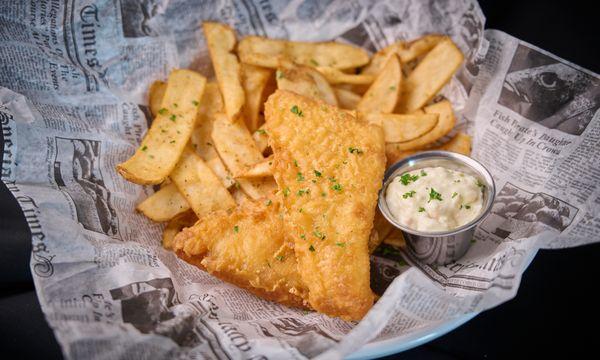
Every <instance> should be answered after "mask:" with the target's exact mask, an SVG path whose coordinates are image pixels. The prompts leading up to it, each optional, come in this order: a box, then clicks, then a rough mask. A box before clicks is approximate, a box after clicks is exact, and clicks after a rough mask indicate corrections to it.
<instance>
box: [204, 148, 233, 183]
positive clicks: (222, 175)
mask: <svg viewBox="0 0 600 360" xmlns="http://www.w3.org/2000/svg"><path fill="white" fill-rule="evenodd" d="M205 162H206V165H207V166H208V167H209V168H210V169H211V170H212V172H213V173H214V174H215V175H217V177H218V178H219V180H221V183H222V184H223V186H225V187H226V188H228V189H229V188H230V187H232V186H233V185H235V180H234V179H233V175H231V173H230V172H229V171H228V170H227V167H225V164H223V160H221V158H220V157H218V156H217V157H214V158H212V159H210V160H207V161H205Z"/></svg>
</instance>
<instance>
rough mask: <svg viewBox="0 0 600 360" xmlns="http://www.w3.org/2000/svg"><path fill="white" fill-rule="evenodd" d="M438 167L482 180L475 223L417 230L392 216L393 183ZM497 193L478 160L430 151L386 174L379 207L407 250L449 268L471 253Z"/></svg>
mask: <svg viewBox="0 0 600 360" xmlns="http://www.w3.org/2000/svg"><path fill="white" fill-rule="evenodd" d="M436 166H441V167H444V168H447V169H451V170H457V171H462V172H464V173H466V174H469V175H472V176H474V177H475V178H476V179H479V181H481V183H483V184H484V185H485V188H484V190H483V206H482V210H481V213H480V214H479V216H477V217H476V218H475V219H473V220H472V221H471V222H469V223H467V224H465V225H463V226H460V227H458V228H456V229H453V230H449V231H432V232H425V231H417V230H414V229H410V228H408V227H406V226H404V225H402V224H400V223H398V221H397V220H396V219H395V218H394V216H393V215H392V214H391V213H390V210H389V209H388V205H387V202H386V199H385V194H386V191H387V187H388V185H389V183H390V182H391V181H392V180H393V179H394V178H395V177H396V176H397V175H400V174H403V173H405V172H407V171H412V170H418V169H422V168H425V167H436ZM495 194H496V187H495V185H494V179H493V178H492V175H491V174H490V172H489V171H488V170H487V169H486V168H485V167H484V166H483V165H481V164H480V163H479V162H478V161H476V160H473V159H471V158H469V157H467V156H464V155H460V154H457V153H452V152H448V151H426V152H422V153H419V154H416V155H413V156H409V157H407V158H405V159H402V160H400V161H398V162H397V163H395V164H394V165H392V166H391V167H390V168H389V169H388V170H387V171H386V172H385V176H384V178H383V187H382V188H381V191H380V192H379V201H378V205H379V210H380V211H381V213H382V214H383V216H384V217H385V218H386V219H387V220H388V221H389V222H390V223H391V224H393V225H394V226H396V227H397V228H398V229H400V230H402V233H403V234H404V238H405V240H406V245H407V248H408V250H409V251H410V252H411V253H412V255H414V256H415V257H416V258H417V259H418V260H420V261H422V262H424V263H426V264H436V265H446V264H448V263H451V262H453V261H456V260H458V259H459V258H461V257H462V256H463V255H464V254H465V253H466V252H467V250H468V249H469V245H470V244H471V240H472V239H473V235H474V234H475V227H476V226H477V225H478V224H479V223H481V221H483V219H485V217H486V216H487V215H488V213H489V212H490V209H491V208H492V204H493V202H494V196H495Z"/></svg>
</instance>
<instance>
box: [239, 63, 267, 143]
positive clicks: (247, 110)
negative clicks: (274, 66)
mask: <svg viewBox="0 0 600 360" xmlns="http://www.w3.org/2000/svg"><path fill="white" fill-rule="evenodd" d="M272 76H273V70H271V69H265V68H261V67H258V66H254V65H249V64H242V86H243V87H244V93H245V94H246V102H245V104H244V121H245V122H246V127H248V130H249V131H250V132H254V131H256V129H258V127H259V126H260V125H261V124H260V121H261V120H262V119H261V118H260V108H261V106H262V105H263V103H264V102H265V100H266V96H265V90H266V88H267V84H268V82H269V79H270V78H271V77H272Z"/></svg>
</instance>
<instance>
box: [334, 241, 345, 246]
mask: <svg viewBox="0 0 600 360" xmlns="http://www.w3.org/2000/svg"><path fill="white" fill-rule="evenodd" d="M335 245H336V246H339V247H346V243H345V242H337V243H335Z"/></svg>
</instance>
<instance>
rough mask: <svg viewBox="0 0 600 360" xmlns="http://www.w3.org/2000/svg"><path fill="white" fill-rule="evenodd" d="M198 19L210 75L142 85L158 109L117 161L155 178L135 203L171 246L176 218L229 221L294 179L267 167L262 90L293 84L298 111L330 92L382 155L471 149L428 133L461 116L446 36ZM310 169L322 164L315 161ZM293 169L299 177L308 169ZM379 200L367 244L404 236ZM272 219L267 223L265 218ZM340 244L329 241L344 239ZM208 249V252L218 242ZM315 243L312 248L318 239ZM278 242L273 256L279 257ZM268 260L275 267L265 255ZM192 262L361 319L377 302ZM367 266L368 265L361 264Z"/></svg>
mask: <svg viewBox="0 0 600 360" xmlns="http://www.w3.org/2000/svg"><path fill="white" fill-rule="evenodd" d="M203 30H204V35H205V37H206V43H207V45H208V49H209V53H210V57H211V60H212V64H213V68H214V72H215V75H216V82H213V81H208V80H207V79H206V78H205V77H204V76H202V75H201V74H199V73H196V72H194V71H191V70H185V69H177V70H173V71H172V72H171V73H170V75H169V78H168V79H167V81H166V82H163V81H160V80H158V81H155V82H154V83H153V84H152V86H151V88H150V90H149V105H150V110H151V113H152V115H153V117H154V121H153V122H152V125H151V127H150V129H149V130H148V132H147V134H146V136H145V137H144V139H143V140H142V142H141V144H140V146H139V148H138V149H137V150H136V151H135V153H134V155H133V156H132V157H131V158H129V159H128V160H127V161H125V162H123V163H122V164H119V165H118V166H117V170H118V172H119V173H120V174H121V175H122V176H123V177H124V178H125V179H127V180H129V181H131V182H133V183H136V184H140V185H158V184H160V189H159V190H158V191H156V192H155V193H154V194H153V195H151V196H149V197H148V198H146V199H145V200H143V201H142V202H141V203H139V204H138V206H137V210H138V211H140V212H141V213H142V214H144V215H145V216H147V217H148V218H149V219H151V220H153V221H156V222H166V223H167V224H166V227H165V230H164V234H163V246H164V247H165V248H167V249H173V248H174V247H175V243H176V242H177V241H179V240H178V237H183V235H179V236H178V234H180V232H181V231H182V229H184V228H186V227H190V226H192V225H193V224H195V223H196V222H198V223H200V222H202V221H209V222H210V221H211V219H215V220H214V224H217V225H214V224H213V226H223V227H225V226H226V227H227V229H228V231H229V230H231V229H230V227H231V224H232V223H231V221H229V220H230V218H231V217H235V216H237V217H238V218H239V219H241V220H236V221H244V220H243V218H244V216H243V215H244V214H239V211H240V209H246V208H244V206H246V207H248V206H250V205H248V204H250V203H251V204H259V203H260V204H266V206H268V205H271V204H273V203H274V202H277V203H278V204H279V203H281V199H282V197H285V196H287V195H288V194H286V191H289V189H288V188H282V186H281V185H282V184H279V179H278V181H277V182H276V181H275V178H274V176H273V175H274V170H273V167H274V161H273V139H272V138H271V135H270V133H269V132H270V128H269V126H268V125H269V124H268V122H269V121H267V123H265V102H267V99H268V98H269V97H270V96H271V95H272V94H274V93H282V94H287V93H290V92H291V93H294V94H295V95H293V96H300V98H303V99H306V98H308V99H307V100H306V101H304V102H302V103H303V104H305V105H304V106H305V107H304V108H301V107H298V106H296V105H294V106H291V108H290V109H289V111H290V112H291V113H292V114H293V115H295V116H296V118H297V121H304V119H305V118H306V117H305V116H304V113H308V111H307V109H311V110H312V109H313V107H314V109H315V111H317V110H316V109H317V108H316V107H317V106H318V105H316V104H326V105H327V106H332V107H335V108H333V109H338V110H339V111H340V113H341V116H342V118H343V117H344V116H345V115H344V114H347V115H348V116H349V117H350V118H354V119H356V121H357V122H361V123H365V124H370V126H371V125H374V126H377V127H379V128H380V129H382V132H383V139H384V140H385V145H383V144H382V145H381V146H382V153H383V148H385V156H386V158H387V164H388V165H391V164H393V163H394V162H396V161H398V160H400V159H401V158H403V157H406V156H409V155H411V154H414V153H416V152H419V151H424V150H433V149H442V150H447V151H454V152H459V153H462V154H466V155H469V154H470V149H471V139H470V137H469V136H468V135H466V134H462V133H458V134H457V135H455V136H454V137H453V138H451V139H450V140H449V141H447V142H446V143H443V144H442V145H436V146H434V145H433V144H439V142H440V141H441V140H442V139H444V138H445V137H446V136H447V135H448V134H449V133H450V132H451V131H452V129H453V128H454V126H455V123H456V119H455V116H454V113H453V110H452V107H451V104H450V102H449V101H448V100H440V99H439V97H436V95H437V94H438V92H439V91H440V89H441V88H442V87H443V86H444V85H445V84H446V83H447V82H448V81H449V80H450V79H451V77H452V76H453V74H454V73H455V72H456V70H457V69H458V68H459V67H460V65H461V64H462V61H463V55H462V53H461V52H460V50H459V49H458V48H457V47H456V45H455V44H454V43H453V42H452V41H451V40H450V38H448V37H446V36H441V35H426V36H424V37H421V38H419V39H416V40H414V41H411V42H405V41H400V42H397V43H394V44H392V45H390V46H388V47H386V48H384V49H382V50H380V51H379V52H377V53H375V54H374V55H373V56H369V54H368V53H367V52H366V51H364V50H363V49H360V48H357V47H354V46H351V45H347V44H341V43H335V42H322V43H308V42H291V41H285V40H275V39H267V38H263V37H258V36H248V37H245V38H243V39H241V41H239V43H238V42H237V39H236V35H235V32H234V31H233V30H232V29H231V28H230V27H228V26H226V25H224V24H220V23H212V22H206V23H204V24H203ZM285 96H287V95H283V97H285ZM434 98H436V100H437V101H436V102H433V99H434ZM282 101H283V100H282ZM324 106H325V105H324ZM335 111H337V110H335ZM267 120H268V119H267ZM349 128H350V127H349ZM349 153H350V155H357V154H360V153H362V150H361V149H358V148H356V149H354V148H352V147H350V148H349ZM346 155H347V154H346ZM294 162H295V160H294ZM296 166H298V165H297V164H296ZM314 172H315V174H316V176H319V177H320V176H321V175H320V172H319V171H317V170H314ZM298 174H299V175H298V177H302V179H301V180H304V175H302V173H301V172H298ZM299 180H300V179H299ZM376 180H378V181H381V179H376ZM334 181H335V179H334ZM313 182H316V181H313ZM334 186H335V185H334ZM333 188H334V190H341V188H340V189H335V187H333ZM299 191H300V190H299ZM373 191H374V192H376V189H374V190H373ZM299 195H302V194H299ZM375 197H376V195H375ZM252 206H254V208H252V209H251V210H248V211H247V212H248V213H252V214H253V215H252V216H254V218H255V219H258V218H260V216H266V215H265V213H266V212H265V211H266V210H264V209H262V210H261V209H258V208H257V207H256V206H255V205H252ZM252 206H250V208H251V207H252ZM273 208H277V209H279V206H276V207H273ZM374 210H375V209H374V206H373V209H370V210H369V211H371V212H372V213H373V214H374V218H373V216H371V217H370V219H371V220H368V219H367V221H369V226H370V227H371V229H372V230H371V234H370V236H368V239H367V240H368V251H370V252H372V251H373V250H374V249H375V248H376V247H377V246H378V245H379V244H380V243H381V242H382V241H384V240H385V242H386V243H389V244H393V245H401V244H402V237H401V233H400V232H398V231H393V230H392V226H391V225H390V224H388V223H387V222H386V221H385V219H383V217H382V216H381V215H380V214H378V213H377V214H376V213H375V212H374ZM244 211H245V210H244ZM270 211H271V210H268V211H267V212H270ZM300 211H302V209H300ZM369 214H371V213H369ZM269 219H270V218H269ZM269 219H266V220H264V221H263V223H265V224H266V223H269V221H271V220H269ZM199 220H200V221H199ZM257 221H258V220H257ZM220 224H223V225H220ZM205 225H206V226H210V224H205ZM206 226H205V227H206ZM254 226H257V227H258V226H261V223H260V222H258V223H255V224H254ZM276 226H278V225H273V226H271V227H269V228H268V230H269V231H271V230H273V229H274V227H276ZM231 228H232V229H233V230H232V231H230V232H231V234H229V235H226V236H229V237H233V236H235V234H236V233H238V232H239V229H238V225H234V226H233V227H231ZM256 229H259V228H256ZM213 230H214V229H213ZM273 231H274V230H273ZM213 233H214V231H213ZM269 233H270V232H269ZM214 234H215V235H214V236H221V235H222V234H221V233H214ZM317 234H318V233H317ZM196 235H197V234H196ZM261 235H262V234H261ZM367 235H368V234H367ZM186 236H191V235H190V234H189V233H188V234H187V235H186ZM223 236H225V235H223ZM273 236H274V235H273ZM323 238H324V235H323ZM321 240H323V239H321ZM340 244H341V243H339V242H338V243H336V244H335V245H337V246H338V247H345V246H346V245H345V243H344V246H342V245H340ZM365 244H367V243H365ZM254 245H256V244H254ZM282 246H283V245H282ZM286 246H291V250H290V249H288V250H289V251H291V254H288V255H286V256H288V257H292V256H294V249H293V244H292V245H289V244H287V245H286ZM176 250H178V252H177V253H178V255H180V256H182V257H183V258H184V259H186V260H188V261H190V262H192V263H195V262H194V261H193V259H191V258H186V256H185V254H183V253H182V252H181V248H178V249H176ZM210 250H211V249H209V251H210ZM212 250H213V255H214V254H216V253H217V252H216V249H212ZM289 251H288V252H289ZM310 251H314V248H313V245H311V250H310ZM296 252H297V251H296ZM365 252H366V250H365ZM282 254H283V253H281V252H278V253H277V254H268V256H270V257H272V258H273V259H279V260H280V262H283V260H282V259H284V255H282ZM188 255H189V254H188ZM223 256H226V255H223ZM296 256H299V255H298V254H296ZM367 257H368V253H367ZM217 260H218V259H217ZM221 260H222V259H221ZM242 260H243V259H242ZM232 261H233V260H232ZM261 261H262V260H261ZM265 261H266V264H268V268H270V269H272V264H271V262H270V260H269V259H268V258H267V259H266V260H265ZM272 261H273V262H275V260H272ZM242 262H243V261H242ZM295 264H296V263H295V262H294V263H293V264H292V267H291V268H286V269H285V271H287V272H286V273H285V274H284V275H281V276H288V280H289V276H291V275H289V272H290V271H291V272H296V265H295ZM196 265H199V266H200V267H202V268H204V269H206V270H208V271H209V272H211V273H213V274H215V275H217V276H219V277H221V278H223V279H225V280H228V281H230V282H233V283H236V284H238V285H239V286H243V287H246V288H248V289H250V290H253V289H254V290H255V291H254V293H255V294H258V295H260V296H263V297H265V298H268V299H271V300H275V301H280V302H282V303H286V304H290V305H295V306H301V307H306V308H313V309H316V310H319V311H322V312H325V313H328V314H329V315H333V316H340V317H342V318H345V319H354V320H356V319H360V318H361V317H362V316H363V315H364V313H365V312H366V311H368V309H369V308H370V306H371V305H372V299H371V300H369V301H370V303H369V301H366V304H367V305H365V306H364V308H362V309H360V310H357V311H351V310H343V309H342V310H339V309H338V310H339V311H337V310H336V309H335V306H333V307H323V306H321V307H320V306H319V304H318V303H317V302H316V301H314V302H313V301H312V300H311V297H310V296H305V295H306V294H305V293H306V292H308V291H312V290H311V286H308V290H302V289H301V288H303V285H294V286H292V288H293V290H289V289H288V290H286V291H287V292H289V293H292V294H293V296H291V295H290V296H288V295H289V294H288V295H286V296H276V295H274V291H273V287H271V288H270V290H268V289H267V290H265V289H266V287H265V288H264V289H260V286H261V285H260V284H261V283H267V282H268V281H266V280H265V277H264V276H263V275H256V277H255V278H254V279H251V280H248V281H246V280H244V279H240V278H239V276H238V275H239V274H238V275H235V274H232V273H231V272H229V273H228V272H227V270H225V268H223V267H220V268H218V269H217V268H214V267H211V265H210V264H208V263H207V262H205V261H204V262H200V261H198V262H197V263H196ZM263 265H264V264H263V263H261V264H260V266H263ZM219 266H225V265H222V264H221V265H219ZM243 266H248V264H246V265H243ZM367 267H368V264H367ZM268 268H266V269H268ZM290 269H291V270H290ZM238 270H239V268H238ZM261 271H262V270H261ZM274 271H275V270H274ZM366 271H367V276H368V268H367V270H366ZM257 272H259V271H257ZM300 272H301V271H300ZM238 273H239V271H238ZM236 276H238V277H236ZM261 276H262V277H261ZM294 276H295V277H297V276H296V275H294ZM304 280H305V281H306V279H304ZM294 281H296V279H294ZM294 281H291V280H289V281H288V283H292V282H294ZM297 282H298V283H301V282H302V281H301V280H298V281H297ZM305 285H306V284H305ZM309 285H310V284H309ZM277 286H279V285H277ZM367 286H368V285H367ZM303 294H304V295H303ZM306 299H308V300H306ZM358 300H359V299H357V301H358Z"/></svg>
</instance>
